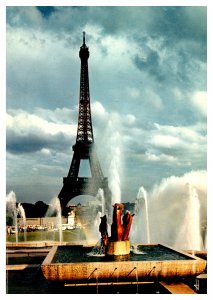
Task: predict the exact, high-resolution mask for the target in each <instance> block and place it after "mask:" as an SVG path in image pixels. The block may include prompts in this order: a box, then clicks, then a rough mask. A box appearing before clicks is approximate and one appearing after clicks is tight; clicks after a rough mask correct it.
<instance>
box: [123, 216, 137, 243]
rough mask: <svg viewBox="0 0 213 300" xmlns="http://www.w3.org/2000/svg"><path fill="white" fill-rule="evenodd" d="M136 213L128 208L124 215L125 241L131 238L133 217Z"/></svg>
mask: <svg viewBox="0 0 213 300" xmlns="http://www.w3.org/2000/svg"><path fill="white" fill-rule="evenodd" d="M134 215H135V214H132V215H131V213H130V212H129V211H128V210H127V212H126V213H125V215H124V216H123V227H124V234H123V241H126V240H128V239H129V232H130V229H131V225H132V219H133V216H134Z"/></svg>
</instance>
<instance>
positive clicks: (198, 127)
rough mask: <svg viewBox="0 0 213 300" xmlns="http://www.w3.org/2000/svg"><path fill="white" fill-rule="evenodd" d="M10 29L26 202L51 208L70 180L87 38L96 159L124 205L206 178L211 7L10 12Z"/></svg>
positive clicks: (12, 111)
mask: <svg viewBox="0 0 213 300" xmlns="http://www.w3.org/2000/svg"><path fill="white" fill-rule="evenodd" d="M6 21H7V33H6V40H7V41H6V52H7V53H6V63H7V76H6V77H7V78H6V79H7V83H6V91H7V100H6V110H7V125H6V126H7V142H6V143H7V152H6V167H7V177H6V181H7V193H8V192H9V191H11V190H13V191H15V193H16V195H17V200H18V201H19V202H32V203H34V202H36V201H38V200H42V201H44V202H46V203H48V202H50V200H51V199H52V198H53V197H54V196H57V195H58V193H59V192H60V190H61V188H62V184H63V177H66V176H67V173H68V170H69V167H70V163H71V160H72V154H73V152H72V145H73V144H74V143H75V138H76V124H77V115H78V97H79V79H80V59H79V53H78V52H79V47H80V46H81V44H82V32H83V31H85V32H86V44H87V46H88V47H89V51H90V58H89V77H90V78H89V80H90V99H91V109H92V121H93V131H94V137H95V143H96V149H97V153H98V157H99V160H100V163H101V167H102V170H103V173H104V175H105V176H107V177H108V178H109V182H110V186H111V187H112V188H115V189H116V188H117V187H115V186H116V184H117V185H119V186H120V191H121V198H122V201H124V202H126V201H134V200H135V197H136V195H137V193H138V189H139V188H140V187H141V186H144V187H145V189H146V190H150V189H151V188H152V187H153V186H154V185H155V184H158V183H159V182H160V181H161V180H162V178H167V177H170V176H172V175H174V176H183V175H184V174H185V173H187V172H190V171H198V170H206V168H207V166H206V164H207V162H206V152H207V136H206V134H207V124H206V117H207V105H206V101H207V56H206V54H207V41H206V39H207V28H206V22H207V10H206V7H202V6H200V7H196V6H189V7H183V6H179V7H175V6H170V7H163V6H159V7H154V6H151V7H148V6H147V7H131V6H129V7H122V6H118V7H116V6H114V7H98V6H96V7H91V6H85V7H84V6H82V7H78V6H76V7H69V6H67V7H59V6H57V7H48V8H47V7H44V6H42V7H34V6H29V7H24V6H20V7H18V6H16V7H15V6H10V7H7V14H6ZM81 172H82V175H83V173H84V170H83V168H82V170H81ZM115 183H116V184H115Z"/></svg>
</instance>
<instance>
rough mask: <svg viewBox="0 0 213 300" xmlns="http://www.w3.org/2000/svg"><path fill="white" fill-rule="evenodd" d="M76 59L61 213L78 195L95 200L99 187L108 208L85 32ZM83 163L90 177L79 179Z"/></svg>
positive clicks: (105, 179)
mask: <svg viewBox="0 0 213 300" xmlns="http://www.w3.org/2000/svg"><path fill="white" fill-rule="evenodd" d="M79 57H80V59H81V75H80V96H79V113H78V128H77V136H76V143H75V145H73V147H72V149H73V151H74V153H73V158H72V162H71V166H70V169H69V172H68V175H67V177H64V178H63V187H62V189H61V191H60V193H59V195H58V198H59V200H60V203H61V207H62V211H63V210H64V208H65V207H66V205H67V203H68V202H69V201H70V200H71V199H72V198H74V197H76V196H79V195H90V196H94V197H95V196H96V195H97V193H98V190H99V189H100V188H101V189H103V191H104V197H105V203H107V206H108V207H106V209H107V210H108V209H110V207H111V191H110V189H109V186H108V179H107V178H106V177H104V175H103V172H102V170H101V166H100V162H99V160H98V157H97V153H96V149H95V144H94V136H93V129H92V116H91V108H90V91H89V72H88V58H89V48H88V47H87V45H86V43H85V32H83V44H82V46H81V47H80V51H79ZM82 160H87V162H88V163H89V164H88V165H89V168H90V173H91V177H79V169H80V163H81V161H82Z"/></svg>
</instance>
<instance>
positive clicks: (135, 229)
mask: <svg viewBox="0 0 213 300" xmlns="http://www.w3.org/2000/svg"><path fill="white" fill-rule="evenodd" d="M134 214H135V216H134V218H133V225H132V232H131V241H133V242H134V243H137V242H138V240H141V241H142V242H143V243H148V244H150V225H149V213H148V202H147V192H146V190H145V189H144V187H143V186H142V187H140V188H139V191H138V194H137V198H136V201H135V211H134Z"/></svg>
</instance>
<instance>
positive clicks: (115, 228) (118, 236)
mask: <svg viewBox="0 0 213 300" xmlns="http://www.w3.org/2000/svg"><path fill="white" fill-rule="evenodd" d="M113 207H114V210H113V223H112V225H111V239H112V240H113V241H122V239H123V234H124V227H123V225H122V223H121V215H122V212H123V209H124V205H123V204H122V203H115V204H114V205H113Z"/></svg>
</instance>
